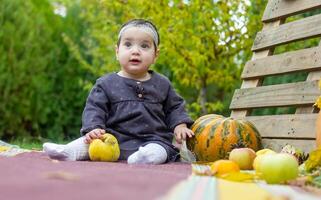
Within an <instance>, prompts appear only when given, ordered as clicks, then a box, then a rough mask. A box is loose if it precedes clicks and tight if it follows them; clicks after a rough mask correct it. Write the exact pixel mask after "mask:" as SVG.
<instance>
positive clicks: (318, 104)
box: [314, 96, 321, 108]
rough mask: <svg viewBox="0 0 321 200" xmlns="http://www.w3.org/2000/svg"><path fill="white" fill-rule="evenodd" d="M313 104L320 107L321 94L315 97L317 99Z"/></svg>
mask: <svg viewBox="0 0 321 200" xmlns="http://www.w3.org/2000/svg"><path fill="white" fill-rule="evenodd" d="M314 106H316V107H318V108H321V96H319V97H318V98H317V100H316V101H315V103H314Z"/></svg>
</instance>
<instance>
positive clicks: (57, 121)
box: [0, 0, 86, 140]
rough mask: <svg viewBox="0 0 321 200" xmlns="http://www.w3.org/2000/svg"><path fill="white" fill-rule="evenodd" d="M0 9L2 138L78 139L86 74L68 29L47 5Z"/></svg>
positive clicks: (5, 3)
mask: <svg viewBox="0 0 321 200" xmlns="http://www.w3.org/2000/svg"><path fill="white" fill-rule="evenodd" d="M0 5H1V6H0V27H1V29H0V102H1V103H0V115H1V120H0V137H2V138H5V139H8V140H9V139H10V138H13V137H33V138H38V139H39V140H41V139H42V138H43V137H45V138H51V139H59V138H61V139H62V138H66V137H70V136H75V135H79V126H80V116H81V111H82V107H83V102H84V99H85V97H86V91H84V90H83V83H82V82H83V81H82V78H83V77H82V76H84V75H85V74H86V73H84V70H82V69H80V68H78V66H77V65H78V64H77V62H75V60H74V59H72V58H70V57H69V53H68V49H67V46H66V45H65V44H64V42H63V41H62V38H61V34H62V33H63V31H64V30H65V29H66V27H68V24H66V23H65V22H64V21H63V19H62V18H61V17H60V16H58V15H55V14H54V13H53V7H52V5H51V4H49V2H47V1H42V0H33V1H23V0H15V1H11V0H1V4H0Z"/></svg>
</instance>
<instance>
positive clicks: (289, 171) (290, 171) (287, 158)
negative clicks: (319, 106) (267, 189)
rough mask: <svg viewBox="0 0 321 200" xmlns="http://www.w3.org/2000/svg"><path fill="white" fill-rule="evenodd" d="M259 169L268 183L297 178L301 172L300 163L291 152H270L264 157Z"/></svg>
mask: <svg viewBox="0 0 321 200" xmlns="http://www.w3.org/2000/svg"><path fill="white" fill-rule="evenodd" d="M259 169H260V172H261V177H262V178H263V179H264V180H265V181H266V182H267V183H270V184H276V183H283V182H284V181H287V180H291V179H295V178H296V177H297V176H298V173H299V164H298V162H297V160H296V158H295V157H294V156H293V155H291V154H287V153H277V154H268V155H264V156H263V157H262V159H261V161H260V166H259Z"/></svg>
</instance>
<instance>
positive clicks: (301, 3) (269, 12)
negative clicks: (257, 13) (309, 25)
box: [262, 0, 321, 22]
mask: <svg viewBox="0 0 321 200" xmlns="http://www.w3.org/2000/svg"><path fill="white" fill-rule="evenodd" d="M316 8H321V1H320V0H297V1H293V0H292V1H284V0H283V1H280V0H269V2H268V4H267V6H266V8H265V10H264V14H263V17H262V21H263V22H268V21H272V20H276V19H280V18H286V17H289V16H293V15H296V14H299V13H303V12H306V11H309V10H313V9H316Z"/></svg>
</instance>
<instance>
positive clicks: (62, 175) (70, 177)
mask: <svg viewBox="0 0 321 200" xmlns="http://www.w3.org/2000/svg"><path fill="white" fill-rule="evenodd" d="M45 177H46V178H48V179H59V180H66V181H75V180H78V179H79V176H77V175H75V174H72V173H70V172H64V171H57V172H48V173H45Z"/></svg>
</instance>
